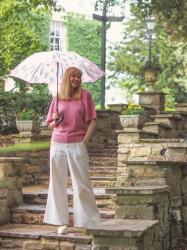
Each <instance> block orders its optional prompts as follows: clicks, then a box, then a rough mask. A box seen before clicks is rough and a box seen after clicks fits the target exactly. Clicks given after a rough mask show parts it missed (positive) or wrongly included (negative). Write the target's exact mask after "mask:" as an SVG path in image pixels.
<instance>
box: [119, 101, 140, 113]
mask: <svg viewBox="0 0 187 250" xmlns="http://www.w3.org/2000/svg"><path fill="white" fill-rule="evenodd" d="M143 112H144V108H143V107H142V106H141V105H139V104H135V103H129V104H128V105H127V106H126V107H125V108H124V110H123V111H122V113H121V114H122V115H137V114H143Z"/></svg>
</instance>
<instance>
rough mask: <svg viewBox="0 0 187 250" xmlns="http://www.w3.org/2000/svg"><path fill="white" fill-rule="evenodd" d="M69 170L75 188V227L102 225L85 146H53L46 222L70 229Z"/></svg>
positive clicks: (53, 143) (80, 144)
mask: <svg viewBox="0 0 187 250" xmlns="http://www.w3.org/2000/svg"><path fill="white" fill-rule="evenodd" d="M68 168H69V171H70V174H71V179H72V187H73V212H74V226H77V227H87V226H90V225H92V224H95V223H97V222H99V221H100V215H99V211H98V209H97V206H96V201H95V197H94V193H93V190H92V187H91V180H90V174H89V158H88V153H87V149H86V146H85V144H84V142H76V143H58V142H51V148H50V180H49V190H48V198H47V205H46V210H45V215H44V222H45V223H48V224H54V225H65V224H66V225H68V224H69V213H68V195H67V184H68Z"/></svg>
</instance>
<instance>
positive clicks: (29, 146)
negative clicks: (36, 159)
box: [0, 141, 50, 155]
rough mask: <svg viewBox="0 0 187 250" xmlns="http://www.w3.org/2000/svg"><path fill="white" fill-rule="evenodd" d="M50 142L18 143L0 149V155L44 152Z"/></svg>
mask: <svg viewBox="0 0 187 250" xmlns="http://www.w3.org/2000/svg"><path fill="white" fill-rule="evenodd" d="M49 146H50V141H43V142H32V143H20V144H15V145H11V146H7V147H1V148H0V155H2V154H4V153H14V152H21V151H37V150H45V149H49Z"/></svg>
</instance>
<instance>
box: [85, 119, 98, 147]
mask: <svg viewBox="0 0 187 250" xmlns="http://www.w3.org/2000/svg"><path fill="white" fill-rule="evenodd" d="M95 127H96V120H95V119H93V120H91V121H90V123H89V125H88V128H87V131H86V134H85V136H84V139H83V141H84V142H85V143H88V142H89V140H90V138H91V137H92V134H93V132H94V130H95Z"/></svg>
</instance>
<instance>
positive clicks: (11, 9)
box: [0, 0, 52, 76]
mask: <svg viewBox="0 0 187 250" xmlns="http://www.w3.org/2000/svg"><path fill="white" fill-rule="evenodd" d="M42 2H46V3H47V1H42ZM51 2H52V1H51ZM36 4H37V1H31V2H29V1H17V0H16V1H15V0H7V1H2V2H1V4H0V31H1V40H0V76H4V75H5V74H6V73H8V72H9V70H10V69H12V68H14V67H15V66H16V65H17V64H18V63H20V62H21V61H22V60H23V59H24V58H26V57H27V56H29V55H31V54H32V53H34V52H37V51H41V50H45V49H47V48H48V37H49V20H50V12H49V11H48V10H46V8H44V7H42V5H41V4H42V3H41V4H40V6H39V7H38V8H36V7H35V8H34V6H36Z"/></svg>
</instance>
